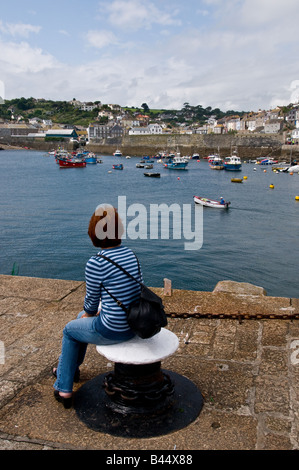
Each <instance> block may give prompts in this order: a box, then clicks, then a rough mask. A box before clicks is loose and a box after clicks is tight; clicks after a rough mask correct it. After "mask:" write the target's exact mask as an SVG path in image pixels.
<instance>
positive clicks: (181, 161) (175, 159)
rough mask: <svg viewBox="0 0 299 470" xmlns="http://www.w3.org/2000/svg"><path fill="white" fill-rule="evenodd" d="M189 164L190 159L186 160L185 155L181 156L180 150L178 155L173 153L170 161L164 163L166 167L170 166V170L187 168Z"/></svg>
mask: <svg viewBox="0 0 299 470" xmlns="http://www.w3.org/2000/svg"><path fill="white" fill-rule="evenodd" d="M187 165H188V160H186V159H185V158H184V157H181V155H180V153H178V152H177V154H176V155H174V154H172V155H171V157H170V158H169V159H168V161H167V162H166V163H164V167H165V168H168V169H169V170H186V169H187Z"/></svg>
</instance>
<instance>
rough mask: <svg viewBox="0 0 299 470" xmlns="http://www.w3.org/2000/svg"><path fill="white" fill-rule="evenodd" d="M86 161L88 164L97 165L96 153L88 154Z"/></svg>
mask: <svg viewBox="0 0 299 470" xmlns="http://www.w3.org/2000/svg"><path fill="white" fill-rule="evenodd" d="M84 160H85V161H86V163H92V164H95V163H97V158H96V156H95V154H94V153H88V154H87V155H85V157H84Z"/></svg>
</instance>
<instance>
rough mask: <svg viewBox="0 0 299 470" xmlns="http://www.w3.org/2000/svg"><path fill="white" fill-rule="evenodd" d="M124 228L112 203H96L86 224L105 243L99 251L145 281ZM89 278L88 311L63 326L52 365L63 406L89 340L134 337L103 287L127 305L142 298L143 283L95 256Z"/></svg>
mask: <svg viewBox="0 0 299 470" xmlns="http://www.w3.org/2000/svg"><path fill="white" fill-rule="evenodd" d="M123 232H124V228H123V225H122V222H121V220H120V218H119V216H118V213H117V210H116V209H115V208H114V207H112V206H110V205H105V206H98V207H97V209H96V211H95V212H94V214H93V215H92V217H91V219H90V222H89V228H88V235H89V237H90V239H91V241H92V243H93V245H94V246H96V247H99V248H101V251H100V252H99V253H98V254H102V255H104V256H105V257H108V258H110V259H111V260H113V261H115V262H117V263H118V264H119V265H121V266H122V267H123V268H124V269H126V270H127V271H128V272H129V273H130V274H131V275H132V276H134V277H135V278H136V279H139V280H140V281H141V280H142V274H141V271H140V267H139V263H138V261H137V258H136V256H135V255H134V253H133V252H132V250H130V249H129V248H127V247H125V246H122V245H121V237H122V235H123ZM85 278H86V295H85V300H84V310H83V311H82V312H80V313H79V315H78V317H77V319H76V320H72V321H70V322H69V323H67V325H66V326H65V328H64V330H63V339H62V350H61V355H60V358H59V363H58V367H57V369H53V374H54V375H55V377H56V381H55V384H54V389H55V391H54V396H55V398H56V400H58V401H59V402H61V403H63V405H64V407H65V408H70V407H71V406H72V394H73V392H72V391H73V382H74V381H78V380H79V375H80V372H79V366H80V365H81V364H82V362H83V360H84V357H85V353H86V348H87V345H88V343H91V344H96V345H106V344H115V343H120V342H123V341H127V340H129V339H131V338H132V337H133V336H134V333H133V331H132V330H131V329H130V327H129V325H128V322H127V318H126V313H125V311H124V310H123V309H122V308H121V307H120V306H119V305H117V303H116V302H115V300H113V298H112V297H111V296H110V295H109V294H108V292H106V290H105V289H107V290H108V291H109V293H111V294H112V295H113V296H115V297H116V298H117V299H118V300H120V301H121V302H122V303H123V304H124V305H125V306H126V307H127V306H128V305H129V304H131V303H132V302H133V301H135V300H137V299H138V297H139V294H140V285H139V284H138V283H137V282H135V281H134V280H133V279H131V278H129V277H128V276H127V275H126V274H125V273H123V272H122V271H121V270H120V269H118V268H117V267H116V266H114V265H113V264H112V263H110V262H109V261H107V260H105V259H103V258H101V257H98V256H96V255H95V256H92V257H91V258H90V259H89V261H88V262H87V264H86V269H85ZM103 286H104V288H103ZM100 304H101V308H100V311H99V305H100Z"/></svg>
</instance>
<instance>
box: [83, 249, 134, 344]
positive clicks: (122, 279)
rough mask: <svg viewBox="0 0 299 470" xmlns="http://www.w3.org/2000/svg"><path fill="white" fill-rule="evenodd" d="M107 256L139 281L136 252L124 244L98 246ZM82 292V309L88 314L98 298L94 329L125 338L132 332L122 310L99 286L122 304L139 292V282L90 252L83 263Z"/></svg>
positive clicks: (93, 313) (95, 307) (112, 336)
mask: <svg viewBox="0 0 299 470" xmlns="http://www.w3.org/2000/svg"><path fill="white" fill-rule="evenodd" d="M98 254H102V255H104V256H106V257H107V258H110V259H111V260H113V261H115V262H116V263H118V264H119V265H120V266H122V267H123V268H124V269H125V270H126V271H128V272H129V273H130V274H131V275H132V276H134V277H135V278H136V279H138V280H141V281H142V275H141V273H140V274H139V268H138V263H137V259H136V256H135V255H134V253H133V251H132V250H130V249H129V248H127V247H125V246H120V247H116V248H109V249H106V250H105V249H104V250H101V251H100V252H99V253H98ZM85 279H86V295H85V300H84V310H85V312H86V313H88V314H90V315H96V313H97V312H98V310H99V303H100V301H101V311H100V315H98V316H97V317H96V318H97V319H96V323H95V328H96V330H97V331H98V332H99V333H100V334H101V335H103V336H105V337H106V338H110V339H122V338H123V339H124V340H125V339H129V338H131V337H133V336H134V334H133V332H132V330H131V329H130V327H129V325H128V322H127V318H126V313H125V312H124V310H123V309H122V308H121V307H120V306H118V305H117V303H116V302H115V300H114V299H113V298H112V297H111V296H110V295H109V294H108V293H107V292H106V291H105V290H104V289H103V287H102V284H103V285H104V287H105V288H106V289H107V290H108V291H109V292H111V294H113V295H114V297H116V298H117V299H118V300H120V301H121V302H122V303H123V304H124V305H125V306H126V307H127V306H128V305H129V304H130V303H132V302H133V301H134V300H137V299H138V297H139V294H140V284H138V283H137V282H135V281H134V280H133V279H131V278H130V277H129V276H127V275H126V274H125V273H124V272H123V271H121V270H120V269H119V268H117V267H116V266H114V264H112V263H110V262H109V261H107V260H105V259H104V258H100V257H96V256H92V257H91V258H90V259H89V261H88V262H87V264H86V268H85Z"/></svg>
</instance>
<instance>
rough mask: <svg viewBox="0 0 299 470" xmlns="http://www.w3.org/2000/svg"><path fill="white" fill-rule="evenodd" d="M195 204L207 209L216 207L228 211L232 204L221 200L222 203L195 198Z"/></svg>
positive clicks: (204, 198)
mask: <svg viewBox="0 0 299 470" xmlns="http://www.w3.org/2000/svg"><path fill="white" fill-rule="evenodd" d="M193 199H194V202H195V204H200V205H201V206H205V207H215V208H216V209H228V207H229V205H230V202H227V201H225V200H224V199H223V198H221V200H220V201H215V200H214V199H208V198H206V197H199V196H193Z"/></svg>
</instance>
